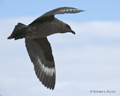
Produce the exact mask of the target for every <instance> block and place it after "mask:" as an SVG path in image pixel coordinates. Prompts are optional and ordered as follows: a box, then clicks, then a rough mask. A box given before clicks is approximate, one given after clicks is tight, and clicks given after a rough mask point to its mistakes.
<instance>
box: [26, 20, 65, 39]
mask: <svg viewBox="0 0 120 96" xmlns="http://www.w3.org/2000/svg"><path fill="white" fill-rule="evenodd" d="M64 26H65V24H64V25H63V22H62V21H60V20H58V19H56V18H54V19H53V20H51V21H45V22H42V23H35V24H32V25H28V28H27V30H28V33H27V35H26V37H25V38H28V39H35V38H41V37H46V36H49V35H51V34H55V33H63V32H64ZM46 32H47V33H46Z"/></svg>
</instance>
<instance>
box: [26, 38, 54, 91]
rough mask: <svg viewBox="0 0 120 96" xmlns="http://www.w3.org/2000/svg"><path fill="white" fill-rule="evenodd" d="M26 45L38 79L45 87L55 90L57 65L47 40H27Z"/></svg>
mask: <svg viewBox="0 0 120 96" xmlns="http://www.w3.org/2000/svg"><path fill="white" fill-rule="evenodd" d="M25 43H26V48H27V51H28V54H29V56H30V59H31V61H32V62H33V64H34V69H35V72H36V75H37V77H38V78H39V80H40V81H41V82H42V84H43V85H44V86H46V87H47V88H50V89H54V86H55V64H54V58H53V55H52V50H51V46H50V43H49V42H48V40H47V38H46V37H43V38H39V39H25Z"/></svg>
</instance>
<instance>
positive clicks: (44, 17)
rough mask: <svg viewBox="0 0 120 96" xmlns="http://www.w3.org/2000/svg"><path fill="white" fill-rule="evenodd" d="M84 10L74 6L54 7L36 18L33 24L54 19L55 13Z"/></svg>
mask: <svg viewBox="0 0 120 96" xmlns="http://www.w3.org/2000/svg"><path fill="white" fill-rule="evenodd" d="M82 11H84V10H80V9H77V8H73V7H59V8H56V9H53V10H51V11H49V12H46V13H45V14H43V15H42V16H40V17H38V18H37V19H36V20H34V21H33V22H32V23H31V24H34V23H38V22H42V21H45V20H53V19H54V15H56V14H64V13H79V12H82ZM31 24H30V25H31Z"/></svg>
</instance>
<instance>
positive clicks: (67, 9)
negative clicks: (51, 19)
mask: <svg viewBox="0 0 120 96" xmlns="http://www.w3.org/2000/svg"><path fill="white" fill-rule="evenodd" d="M82 11H84V10H80V9H77V8H73V7H59V8H56V9H53V10H51V11H49V12H47V13H45V14H43V15H42V16H41V17H45V16H51V15H56V14H64V13H79V12H82Z"/></svg>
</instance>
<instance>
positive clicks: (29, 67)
mask: <svg viewBox="0 0 120 96" xmlns="http://www.w3.org/2000/svg"><path fill="white" fill-rule="evenodd" d="M63 6H68V7H75V8H79V9H83V10H86V11H85V12H81V13H78V14H64V15H56V17H57V18H58V19H60V20H62V21H64V22H66V23H68V24H69V25H70V26H71V28H72V29H73V30H74V31H75V32H76V35H73V34H70V33H66V34H54V35H51V36H49V37H48V39H49V41H50V43H51V46H52V50H53V55H54V59H55V63H56V75H57V76H56V86H55V89H54V91H51V90H49V89H47V88H45V87H44V86H43V85H42V84H41V83H40V82H39V80H38V79H37V76H36V75H35V72H34V68H33V64H32V63H31V61H30V59H29V56H28V53H27V50H26V48H25V43H24V39H21V40H17V41H15V40H7V37H8V36H9V35H10V34H11V32H12V30H13V28H14V26H15V25H16V24H17V23H18V22H21V23H23V24H26V25H28V24H29V23H31V22H32V21H33V20H34V19H36V18H37V17H39V16H40V15H42V14H44V13H45V12H47V11H50V10H52V9H54V8H57V7H63ZM0 58H1V59H0V96H28V95H29V96H96V94H97V96H120V87H119V86H120V0H58V1H57V0H50V1H48V0H43V1H42V0H20V1H17V0H0ZM91 90H92V91H93V90H98V91H102V90H104V91H107V90H108V91H115V93H94V92H92V93H91V92H90V91H91Z"/></svg>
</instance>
